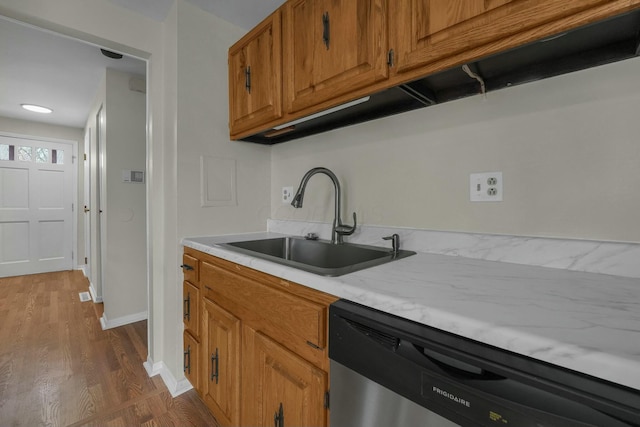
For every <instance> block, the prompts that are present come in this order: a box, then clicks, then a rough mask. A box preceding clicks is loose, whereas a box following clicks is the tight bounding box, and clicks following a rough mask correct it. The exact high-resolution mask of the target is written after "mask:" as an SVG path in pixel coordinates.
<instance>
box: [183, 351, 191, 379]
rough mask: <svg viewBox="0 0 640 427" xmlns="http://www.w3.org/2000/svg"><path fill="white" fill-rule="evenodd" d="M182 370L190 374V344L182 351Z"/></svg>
mask: <svg viewBox="0 0 640 427" xmlns="http://www.w3.org/2000/svg"><path fill="white" fill-rule="evenodd" d="M182 366H183V371H184V372H187V373H188V374H189V375H191V344H189V346H187V351H185V352H184V361H183V365H182Z"/></svg>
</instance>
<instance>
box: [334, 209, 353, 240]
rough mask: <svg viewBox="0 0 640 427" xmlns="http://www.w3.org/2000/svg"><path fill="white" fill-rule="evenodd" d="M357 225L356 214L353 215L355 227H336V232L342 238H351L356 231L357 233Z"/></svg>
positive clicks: (341, 225) (342, 225)
mask: <svg viewBox="0 0 640 427" xmlns="http://www.w3.org/2000/svg"><path fill="white" fill-rule="evenodd" d="M356 225H358V222H357V221H356V213H355V212H354V213H353V225H344V224H340V225H338V226H336V228H335V231H336V233H338V234H339V235H341V236H351V235H352V234H353V232H354V231H356Z"/></svg>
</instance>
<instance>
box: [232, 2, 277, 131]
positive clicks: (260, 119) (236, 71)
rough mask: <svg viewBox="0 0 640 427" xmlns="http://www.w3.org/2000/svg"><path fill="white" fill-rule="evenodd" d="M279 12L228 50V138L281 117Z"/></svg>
mask: <svg viewBox="0 0 640 427" xmlns="http://www.w3.org/2000/svg"><path fill="white" fill-rule="evenodd" d="M280 16H281V12H280V10H277V11H275V12H274V13H273V14H272V15H271V16H269V17H268V18H267V19H265V20H264V21H262V22H261V23H260V24H259V25H258V26H257V27H256V28H254V29H253V30H252V31H251V32H250V33H248V34H247V35H246V36H245V37H243V38H242V39H241V40H240V41H238V42H237V43H236V44H234V45H233V46H232V47H231V48H230V49H229V128H230V131H231V135H232V136H233V135H235V134H237V133H239V132H242V131H245V130H247V129H251V128H255V127H257V126H260V125H263V124H264V123H267V122H269V121H271V120H274V119H277V118H279V117H282V40H281V30H282V27H281V19H280Z"/></svg>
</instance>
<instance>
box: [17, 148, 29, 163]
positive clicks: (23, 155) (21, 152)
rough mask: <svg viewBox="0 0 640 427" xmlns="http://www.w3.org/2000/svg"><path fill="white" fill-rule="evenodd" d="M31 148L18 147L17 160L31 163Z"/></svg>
mask: <svg viewBox="0 0 640 427" xmlns="http://www.w3.org/2000/svg"><path fill="white" fill-rule="evenodd" d="M31 153H32V149H31V147H20V146H18V160H20V161H21V162H30V161H31Z"/></svg>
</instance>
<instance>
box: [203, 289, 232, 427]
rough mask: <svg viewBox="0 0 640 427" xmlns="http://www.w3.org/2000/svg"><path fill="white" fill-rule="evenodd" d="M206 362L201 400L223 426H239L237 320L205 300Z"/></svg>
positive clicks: (204, 334) (204, 339)
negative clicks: (202, 399)
mask: <svg viewBox="0 0 640 427" xmlns="http://www.w3.org/2000/svg"><path fill="white" fill-rule="evenodd" d="M202 313H203V314H204V320H203V322H202V327H203V334H202V335H203V337H204V338H203V341H204V345H203V349H204V355H203V356H204V362H205V363H206V365H205V366H206V367H205V369H203V372H204V378H203V380H202V381H203V387H202V392H203V398H204V401H205V403H206V404H207V406H209V407H210V408H212V410H213V412H214V414H215V415H216V419H217V420H218V422H220V423H221V424H223V425H234V426H236V425H239V423H240V361H241V359H240V319H238V318H237V317H235V316H234V315H233V314H231V313H229V312H228V311H226V310H225V309H224V308H222V307H220V306H219V305H217V304H216V303H214V302H213V301H211V300H209V299H208V298H204V299H203V300H202Z"/></svg>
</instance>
